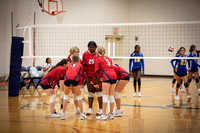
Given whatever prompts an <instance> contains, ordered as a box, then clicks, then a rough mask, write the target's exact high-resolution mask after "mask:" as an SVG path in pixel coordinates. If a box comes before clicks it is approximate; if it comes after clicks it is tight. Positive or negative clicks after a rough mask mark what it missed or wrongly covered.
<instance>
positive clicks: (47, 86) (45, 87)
mask: <svg viewBox="0 0 200 133" xmlns="http://www.w3.org/2000/svg"><path fill="white" fill-rule="evenodd" d="M40 85H41V87H42V89H43V90H46V89H51V88H52V86H51V85H44V84H40Z"/></svg>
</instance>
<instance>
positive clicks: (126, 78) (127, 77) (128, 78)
mask: <svg viewBox="0 0 200 133" xmlns="http://www.w3.org/2000/svg"><path fill="white" fill-rule="evenodd" d="M120 80H130V75H127V76H126V77H124V78H122V79H120Z"/></svg>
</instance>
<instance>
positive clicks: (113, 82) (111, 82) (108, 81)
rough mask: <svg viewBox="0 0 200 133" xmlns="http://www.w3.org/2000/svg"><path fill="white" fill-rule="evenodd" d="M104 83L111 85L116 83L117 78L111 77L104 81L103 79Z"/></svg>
mask: <svg viewBox="0 0 200 133" xmlns="http://www.w3.org/2000/svg"><path fill="white" fill-rule="evenodd" d="M103 82H104V83H110V84H111V85H112V84H116V83H117V80H113V79H111V80H106V81H103Z"/></svg>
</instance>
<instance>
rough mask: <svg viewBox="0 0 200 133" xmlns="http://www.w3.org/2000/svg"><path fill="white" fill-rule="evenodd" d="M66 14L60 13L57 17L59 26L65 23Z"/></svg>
mask: <svg viewBox="0 0 200 133" xmlns="http://www.w3.org/2000/svg"><path fill="white" fill-rule="evenodd" d="M65 14H66V12H65V11H63V12H61V13H59V14H58V15H56V18H57V24H62V23H63V18H64V16H65Z"/></svg>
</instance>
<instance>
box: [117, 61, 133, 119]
mask: <svg viewBox="0 0 200 133" xmlns="http://www.w3.org/2000/svg"><path fill="white" fill-rule="evenodd" d="M113 68H114V70H115V72H116V74H117V80H118V82H117V85H116V88H115V93H114V96H115V102H116V104H117V110H116V111H115V112H114V116H116V117H121V116H122V115H123V112H122V110H121V108H120V105H121V99H120V93H121V91H122V90H123V89H124V87H125V86H126V85H127V83H128V81H129V79H130V75H129V74H128V72H127V71H126V70H124V69H123V68H121V67H120V66H119V65H117V64H115V65H114V66H113Z"/></svg>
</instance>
